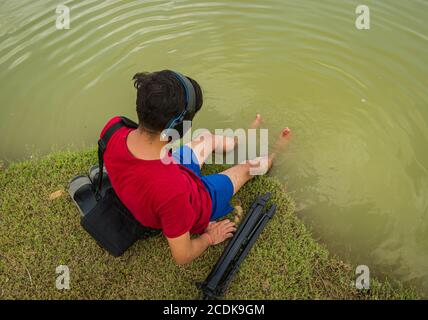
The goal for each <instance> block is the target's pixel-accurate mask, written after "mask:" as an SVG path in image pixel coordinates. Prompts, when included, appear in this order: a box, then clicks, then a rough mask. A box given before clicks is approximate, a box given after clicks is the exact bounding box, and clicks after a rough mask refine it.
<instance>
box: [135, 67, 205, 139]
mask: <svg viewBox="0 0 428 320" xmlns="http://www.w3.org/2000/svg"><path fill="white" fill-rule="evenodd" d="M187 79H189V81H190V82H191V83H192V85H193V88H194V89H195V95H196V110H195V112H194V113H193V114H187V115H186V116H185V117H184V120H192V119H193V117H194V116H195V114H196V112H197V111H199V110H200V109H201V107H202V103H203V97H202V90H201V87H200V86H199V84H198V83H197V82H196V81H195V80H193V79H192V78H190V77H187ZM132 80H134V87H135V88H136V89H137V101H136V104H137V115H138V122H139V126H140V127H141V128H142V129H143V130H146V131H148V132H152V133H158V132H162V130H164V129H165V127H166V125H167V124H168V122H169V121H170V120H171V119H172V118H173V117H175V116H178V115H179V114H180V113H181V112H182V111H183V110H184V108H185V104H186V93H185V91H184V88H183V86H182V84H181V82H180V81H179V80H178V79H177V77H176V76H175V74H174V73H173V72H172V71H170V70H162V71H156V72H150V73H149V72H141V73H137V74H136V75H134V77H133V78H132Z"/></svg>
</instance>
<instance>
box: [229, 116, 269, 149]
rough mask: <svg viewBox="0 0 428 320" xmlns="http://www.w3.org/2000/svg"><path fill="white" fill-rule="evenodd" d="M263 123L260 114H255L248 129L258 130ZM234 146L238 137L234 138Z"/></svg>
mask: <svg viewBox="0 0 428 320" xmlns="http://www.w3.org/2000/svg"><path fill="white" fill-rule="evenodd" d="M262 123H263V118H262V116H261V114H260V113H257V114H256V117H255V118H254V120H253V121H252V122H251V124H250V127H249V128H250V129H258V128H259V127H260V126H261V125H262ZM235 144H238V137H235Z"/></svg>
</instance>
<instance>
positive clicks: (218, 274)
mask: <svg viewBox="0 0 428 320" xmlns="http://www.w3.org/2000/svg"><path fill="white" fill-rule="evenodd" d="M269 198H270V193H266V194H264V195H263V196H259V197H257V198H256V200H255V201H254V202H253V204H252V205H251V208H250V210H249V211H248V213H247V215H246V216H245V218H244V220H243V221H242V223H241V225H240V226H239V227H238V230H237V231H236V233H235V235H234V236H233V238H232V239H231V240H230V242H229V243H228V245H227V246H226V248H225V249H224V251H223V253H222V255H221V256H220V259H219V260H218V261H217V263H216V265H215V266H214V268H213V269H212V270H211V272H210V274H209V275H208V277H207V279H206V280H205V281H204V282H202V283H199V284H198V287H199V288H200V289H201V291H202V299H204V300H207V299H215V298H219V297H221V296H222V295H223V294H224V292H225V291H226V289H227V287H228V285H229V283H230V282H231V280H232V278H233V276H234V275H235V273H236V272H237V270H238V268H239V266H240V264H241V263H242V261H243V260H244V258H245V257H246V256H247V254H248V252H249V251H250V249H251V248H252V246H253V245H254V243H255V242H256V240H257V238H258V236H259V235H260V233H261V232H262V230H263V228H264V227H265V226H266V223H267V222H268V221H269V219H271V218H272V216H273V215H274V214H275V211H276V205H272V206H271V207H270V208H269V209H268V210H267V211H266V212H265V208H266V203H267V201H268V200H269Z"/></svg>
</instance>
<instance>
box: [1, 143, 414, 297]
mask: <svg viewBox="0 0 428 320" xmlns="http://www.w3.org/2000/svg"><path fill="white" fill-rule="evenodd" d="M95 163H96V153H95V151H94V150H89V151H85V152H59V153H54V154H51V155H48V156H46V157H44V158H41V159H38V160H32V161H25V162H19V163H12V164H10V165H9V166H8V167H7V168H5V167H4V166H3V167H1V166H0V298H3V299H194V298H197V297H198V296H199V292H198V290H197V289H196V286H195V283H196V282H197V281H200V280H203V279H205V277H206V276H207V275H208V273H209V271H210V269H211V268H212V267H213V265H214V264H215V262H216V259H217V258H218V257H219V255H220V254H221V252H222V249H223V245H219V246H215V247H212V248H210V249H209V250H208V251H207V252H206V253H204V254H203V255H202V256H201V257H200V258H198V259H197V260H196V261H195V262H193V263H192V264H190V265H188V266H184V267H178V266H176V265H175V264H174V263H173V261H172V258H171V255H170V252H169V248H168V244H167V242H166V240H165V239H164V238H162V237H161V236H158V237H155V238H152V239H149V240H145V241H140V242H138V243H137V244H135V245H134V246H133V247H132V248H130V249H129V250H128V251H127V252H126V253H125V254H124V255H123V256H122V257H120V258H114V257H112V256H110V255H109V254H107V253H106V252H105V251H103V250H102V249H101V248H100V247H99V246H98V245H97V244H96V243H95V242H94V241H93V240H92V239H91V238H90V237H89V235H88V234H87V233H86V232H85V231H84V230H83V229H82V228H81V226H80V224H79V213H78V210H77V208H75V206H74V204H73V203H72V202H71V200H70V199H69V196H68V194H67V193H64V194H63V195H62V196H61V197H59V198H57V199H55V200H49V195H50V194H51V193H53V192H55V191H57V190H64V191H65V190H66V188H67V184H68V181H69V179H70V178H72V177H73V176H75V175H77V174H82V173H84V172H87V170H88V168H89V167H90V166H91V165H93V164H95ZM220 169H222V168H221V167H220V166H209V167H208V168H207V169H206V170H205V173H209V172H214V171H219V170H220ZM266 191H269V192H271V193H272V197H273V201H274V202H275V203H276V204H277V205H278V211H277V213H276V215H275V216H274V218H273V219H272V220H271V221H270V222H269V223H268V225H267V227H266V229H265V230H264V231H263V233H262V235H261V236H260V238H259V239H258V240H257V242H256V245H255V246H254V247H253V249H252V250H251V252H250V254H249V255H248V257H247V259H246V260H245V261H244V263H243V264H242V266H241V268H240V270H239V272H238V274H237V276H236V278H235V279H234V280H233V282H232V284H231V287H230V288H229V290H228V291H227V294H226V296H225V298H228V299H235V298H237V299H240V298H242V299H414V298H418V296H417V295H416V294H415V293H414V291H413V289H411V288H407V287H404V286H403V285H401V284H400V283H398V282H394V283H391V282H388V281H384V282H382V283H381V282H379V281H376V279H371V290H369V291H359V290H356V289H355V288H354V287H353V286H351V282H352V281H354V279H355V274H354V273H355V267H354V266H351V265H348V264H346V263H344V262H342V261H340V260H338V259H336V258H335V257H334V256H332V255H330V254H329V253H328V251H327V250H326V249H325V248H324V247H323V246H321V245H320V244H318V243H317V242H315V241H314V240H313V238H312V237H311V233H310V231H309V230H308V229H307V228H306V227H305V226H304V224H303V223H302V222H301V221H300V220H299V219H298V218H296V216H295V215H293V209H294V204H293V201H292V199H291V198H290V196H289V195H288V194H287V192H286V191H285V189H284V187H283V186H282V185H281V184H280V183H279V182H278V181H277V180H276V179H275V178H273V177H269V176H263V177H257V178H255V179H254V180H253V181H251V182H250V183H248V184H247V185H246V186H245V187H244V188H243V189H242V190H241V191H240V192H239V193H238V194H237V195H236V196H235V198H234V199H233V202H234V203H241V204H242V206H243V208H244V212H245V210H246V209H247V208H248V206H249V204H250V203H251V201H252V200H253V199H254V198H255V197H256V196H257V195H259V194H260V193H263V192H266ZM61 264H65V265H67V266H68V267H69V268H70V273H71V280H70V287H71V288H70V290H63V291H60V290H57V289H56V287H55V280H56V276H57V275H56V273H55V269H56V267H57V266H58V265H61Z"/></svg>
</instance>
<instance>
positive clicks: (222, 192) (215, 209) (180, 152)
mask: <svg viewBox="0 0 428 320" xmlns="http://www.w3.org/2000/svg"><path fill="white" fill-rule="evenodd" d="M172 157H173V158H174V160H175V161H177V162H178V163H179V164H181V165H182V166H183V167H186V168H187V169H189V170H192V171H193V172H194V173H195V174H196V175H197V176H198V177H199V178H201V180H202V182H203V184H204V185H205V187H206V188H207V190H208V192H209V194H210V196H211V202H212V212H211V219H210V220H211V221H212V220H217V219H218V218H221V217H223V216H225V215H227V214H228V213H229V212H231V211H232V210H233V207H232V206H231V205H230V204H229V201H230V199H232V196H233V184H232V181H231V180H230V178H229V177H228V176H226V175H224V174H221V173H215V174H210V175H207V176H203V175H202V174H201V167H200V165H199V163H198V159H197V158H196V155H195V154H194V153H193V150H192V148H190V147H188V146H181V147H180V148H178V149H176V150H174V151H173V152H172Z"/></svg>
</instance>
